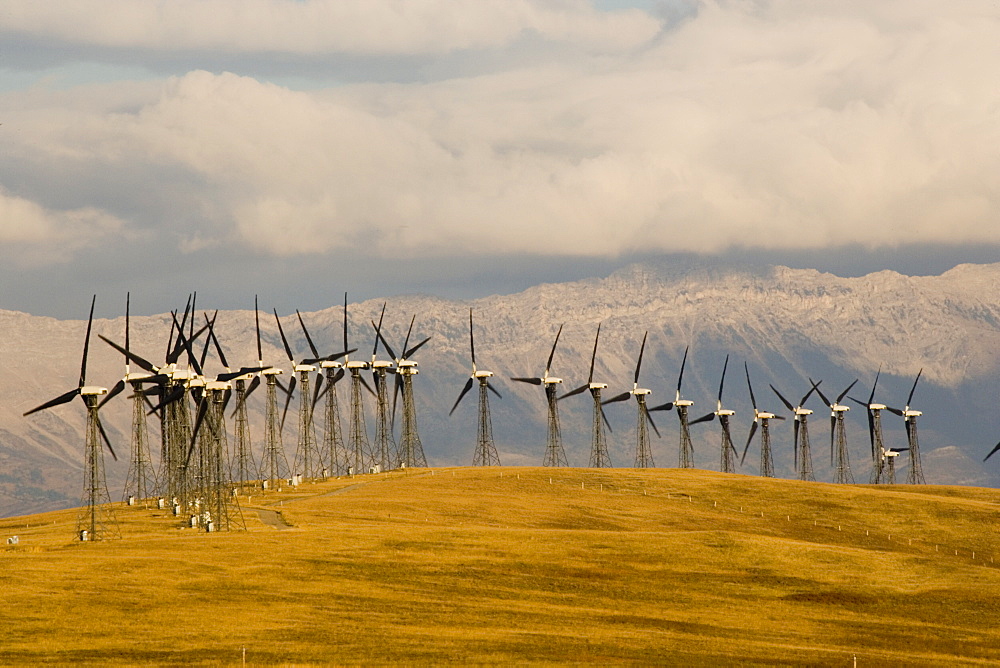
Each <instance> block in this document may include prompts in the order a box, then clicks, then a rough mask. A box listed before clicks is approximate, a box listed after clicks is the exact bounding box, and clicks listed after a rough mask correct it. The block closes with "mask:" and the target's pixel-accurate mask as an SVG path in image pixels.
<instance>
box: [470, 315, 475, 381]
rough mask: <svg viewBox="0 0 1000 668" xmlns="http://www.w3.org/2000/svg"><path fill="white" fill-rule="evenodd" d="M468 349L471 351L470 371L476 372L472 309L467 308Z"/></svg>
mask: <svg viewBox="0 0 1000 668" xmlns="http://www.w3.org/2000/svg"><path fill="white" fill-rule="evenodd" d="M469 350H470V351H471V352H472V372H473V373H475V372H476V339H475V337H473V335H472V309H471V308H470V309H469Z"/></svg>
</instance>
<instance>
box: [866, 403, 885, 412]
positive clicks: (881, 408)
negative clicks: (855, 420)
mask: <svg viewBox="0 0 1000 668" xmlns="http://www.w3.org/2000/svg"><path fill="white" fill-rule="evenodd" d="M885 408H886V406H885V404H868V410H871V411H884V410H885Z"/></svg>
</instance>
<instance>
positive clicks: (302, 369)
mask: <svg viewBox="0 0 1000 668" xmlns="http://www.w3.org/2000/svg"><path fill="white" fill-rule="evenodd" d="M293 370H294V371H295V372H296V373H312V372H313V371H315V370H316V367H315V366H313V365H312V364H296V365H295V367H294V368H293Z"/></svg>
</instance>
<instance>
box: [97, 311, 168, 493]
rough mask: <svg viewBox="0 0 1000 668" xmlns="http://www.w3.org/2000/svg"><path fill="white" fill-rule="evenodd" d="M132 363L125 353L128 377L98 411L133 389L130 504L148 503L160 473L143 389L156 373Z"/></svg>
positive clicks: (128, 478) (127, 485) (128, 477)
mask: <svg viewBox="0 0 1000 668" xmlns="http://www.w3.org/2000/svg"><path fill="white" fill-rule="evenodd" d="M131 297H132V295H131V293H128V292H126V293H125V350H126V351H128V349H129V310H130V303H131ZM130 362H131V360H129V356H128V354H127V352H126V354H125V376H124V377H122V379H121V380H119V381H118V382H117V383H115V385H114V387H112V388H111V391H110V392H108V394H107V395H105V397H104V399H102V400H101V402H100V403H99V404H98V405H97V407H98V409H101V408H103V407H104V404H106V403H108V401H110V400H111V399H112V398H113V397H115V396H116V395H118V394H119V393H121V392H122V391H123V390H124V389H125V385H126V384H129V385H131V386H132V397H131V398H132V439H131V442H130V443H129V445H130V448H129V463H128V474H127V475H126V476H125V489H124V491H123V493H122V495H123V500H125V501H126V502H127V503H128V504H129V505H132V503H133V502H134V501H135V500H140V501H143V502H145V501H146V500H147V499H149V498H150V497H152V496H153V495H154V494H155V493H156V473H155V472H154V470H153V463H152V461H151V460H150V455H149V426H148V425H147V423H146V408H145V405H146V401H147V398H146V395H145V392H144V390H143V387H142V385H143V382H144V381H148V380H149V379H150V378H151V377H152V375H153V374H151V373H148V372H145V371H136V372H133V371H131V366H130Z"/></svg>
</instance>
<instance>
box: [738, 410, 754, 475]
mask: <svg viewBox="0 0 1000 668" xmlns="http://www.w3.org/2000/svg"><path fill="white" fill-rule="evenodd" d="M756 433H757V420H754V421H753V424H752V425H750V435H749V436H747V444H746V445H745V446H743V456H742V457H740V466H743V463H744V462H745V461H746V460H747V450H749V449H750V442H751V441H753V435H754V434H756Z"/></svg>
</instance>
